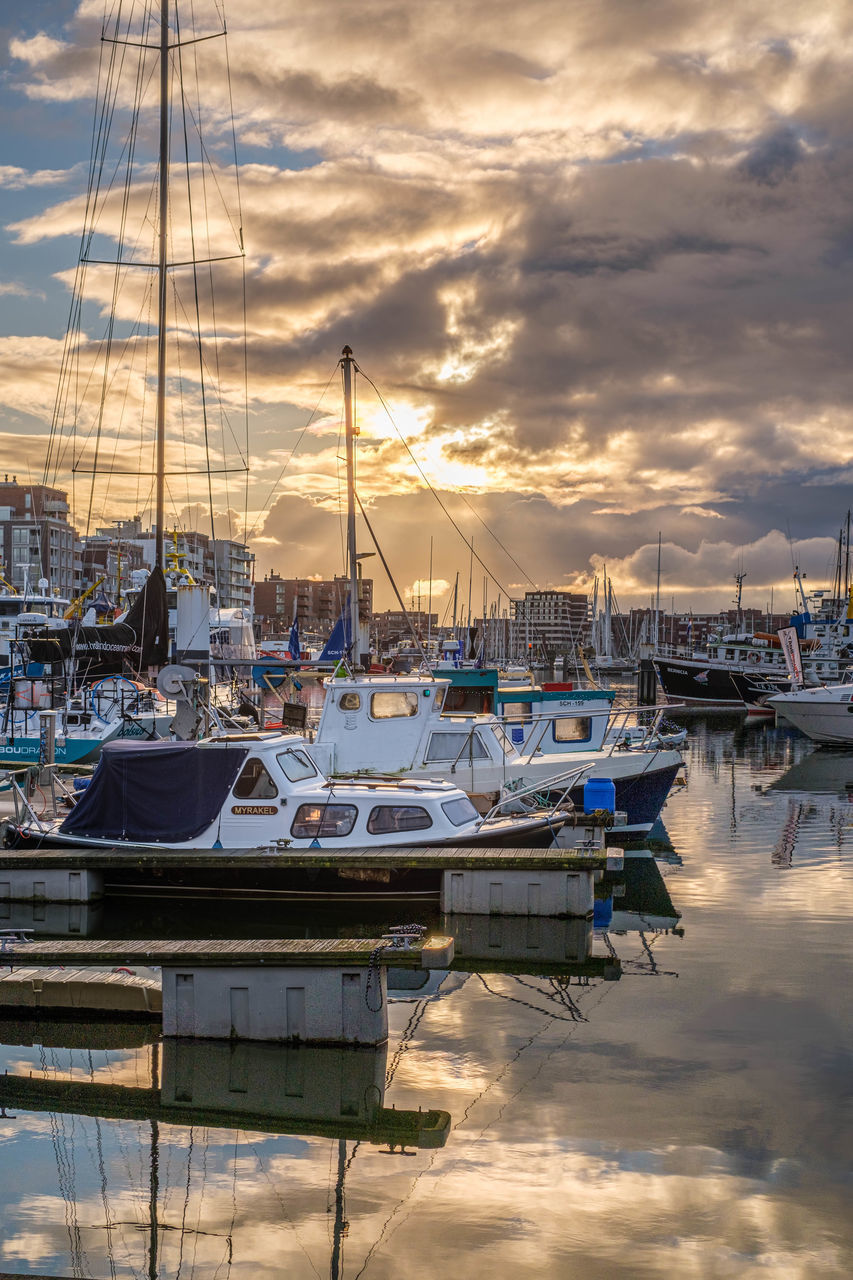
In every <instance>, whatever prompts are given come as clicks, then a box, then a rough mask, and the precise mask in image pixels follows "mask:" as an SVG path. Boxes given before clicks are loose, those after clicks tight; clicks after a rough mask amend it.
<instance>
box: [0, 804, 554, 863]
mask: <svg viewBox="0 0 853 1280" xmlns="http://www.w3.org/2000/svg"><path fill="white" fill-rule="evenodd" d="M573 816H574V815H573V814H572V813H571V812H569V811H566V812H561V813H556V814H547V815H542V814H537V815H536V816H531V817H530V819H529V820H525V819H523V818H521V817H513V818H502V819H498V820H495V821H490V822H485V823H483V824H482V825H481V826H480V827H479V828H478V829H477V830H471V829H470V828H465V829H464V830H462V831H460V832H459V834H458V835H455V836H448V837H445V838H444V839H436V838H435V837H434V838H433V839H432V840H396V841H395V840H393V839H392V838H391V837H386V838H385V839H384V841H383V842H379V841H377V843H376V846H375V847H376V848H381V849H382V850H383V852H385V851H391V850H396V849H399V850H400V851H401V853H405V851H406V850H407V849H424V848H431V849H468V848H487V849H547V848H550V846H551V845H552V844H553V843H554V837H555V836H556V834H557V832H558V831H559V830H560V829H561V828H562V827H563V826H565V824H566V822H567V821H569V819H570V818H571V817H573ZM4 844H5V847H6V848H7V849H21V848H23V849H34V848H39V847H40V846H45V845H46V846H49V847H50V848H63V849H101V850H107V849H108V850H110V851H112V852H121V853H127V854H129V855H133V854H137V853H153V852H157V853H175V854H180V853H185V852H192V851H194V850H195V851H201V850H203V849H213V848H214V847H215V846H214V845H212V844H199V843H195V842H185V843H180V844H178V843H176V844H169V843H168V842H166V841H163V842H157V843H156V844H155V843H144V842H141V841H130V840H128V841H126V842H125V841H117V840H107V839H98V838H96V837H87V836H82V835H68V834H67V833H64V832H62V831H59V830H57V829H56V827H55V826H51V827H49V828H47V829H46V830H43V831H41V830H39V829H38V828H37V827H35V826H34V825H33V826H28V825H27V824H25V823H15V822H9V823H7V826H6V831H5V835H4ZM353 847H354V846H352V845H348V844H347V843H346V841H345V840H325V841H319V842H318V841H316V840H313V841H307V840H306V841H293V842H287V841H284V842H282V846H281V849H280V852H283V853H284V852H286V853H288V854H292V853H299V852H300V850H304V852H305V853H306V855H314V854H316V851H317V850H318V849H326V850H328V851H329V852H330V853H334V852H344V851H346V850H348V849H352V848H353ZM357 847H358V848H363V847H364V846H361V845H360V846H357ZM276 851H277V849H276V847H275V846H271V845H269V844H267V845H257V844H253V845H248V844H247V845H245V846H241V847H240V848H228V849H223V848H222V847H221V846H220V847H219V848H218V849H216V852H217V854H220V853H221V854H222V857H223V861H224V860H225V859H227V858H230V857H231V856H232V855H235V854H236V855H237V856H238V857H239V854H240V853H241V852H245V853H252V852H255V853H256V852H272V853H275V852H276ZM315 861H316V859H315Z"/></svg>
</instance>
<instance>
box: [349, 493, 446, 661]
mask: <svg viewBox="0 0 853 1280" xmlns="http://www.w3.org/2000/svg"><path fill="white" fill-rule="evenodd" d="M355 500H356V502H357V503H358V509H359V511H360V512H361V518H362V520H363V521H364V523H365V524H366V525H367V532H368V533H369V534H370V536H371V538H372V539H373V545H374V546H375V547H376V551H377V554H378V555H379V559H380V560H381V561H382V568H383V569H384V570H385V572H386V573H387V575H388V581H389V582H390V583H391V586H392V588H393V590H394V595H395V596H396V597H397V603H398V604H399V606H400V608H401V609H402V611H403V617H404V618H405V619H406V622H407V624H408V627H409V630H410V631H411V633H412V639H413V640H414V642H415V644H416V646H417V648H418V652H419V653H420V655H421V658H422V659H423V661H424V665H425V666H426V667H427V669H428V670H429V673H430V675H431V676H432V678H433V680H434V679H435V672H434V671H432V669H431V668H430V665H429V660H428V658H427V656H426V653H425V652H424V647H423V645H422V644H421V640H420V636H419V635H418V633H417V632H416V631H415V628H414V625H413V623H412V620H411V618H410V617H409V613H408V610H407V609H406V606H405V605H404V604H403V597H402V596H401V595H400V592H399V591H398V590H397V584H396V582H395V581H394V578H393V577H392V575H391V570H390V569H389V568H388V561H387V560H386V559H385V555H384V553H383V551H382V548H381V547H380V545H379V542H378V540H377V537H376V534H375V533H374V532H373V526H372V525H371V523H370V521H369V520H368V518H367V513H366V512H365V510H364V507H363V506H362V502H361V498H360V497H359V496H358V494H357V493H356V495H355Z"/></svg>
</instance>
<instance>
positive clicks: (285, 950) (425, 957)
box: [0, 937, 453, 969]
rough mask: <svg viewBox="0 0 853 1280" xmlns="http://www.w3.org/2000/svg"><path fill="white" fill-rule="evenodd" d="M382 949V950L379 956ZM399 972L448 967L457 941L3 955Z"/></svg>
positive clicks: (46, 947)
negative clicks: (384, 967)
mask: <svg viewBox="0 0 853 1280" xmlns="http://www.w3.org/2000/svg"><path fill="white" fill-rule="evenodd" d="M377 948H381V950H380V951H378V952H377ZM375 952H376V953H377V955H376V958H377V960H379V961H381V963H383V964H393V965H394V967H395V968H401V967H404V968H411V969H424V968H430V967H432V968H445V967H446V966H447V965H448V964H449V963H450V961H451V960H452V958H453V941H452V939H451V938H443V937H439V938H435V937H433V938H425V939H423V941H422V942H419V943H417V944H413V945H412V946H410V947H396V946H393V945H392V944H391V943H390V942H389V941H388V940H387V939H382V938H343V939H341V938H316V939H309V938H284V939H280V940H268V939H226V940H224V941H223V940H220V939H216V938H211V939H191V940H189V941H180V942H177V941H175V942H170V941H160V940H155V939H139V938H132V939H121V938H120V939H117V940H110V939H107V940H104V939H85V938H59V939H56V940H52V941H42V940H41V939H38V940H36V941H31V942H15V943H9V944H8V945H7V946H5V947H4V949H3V951H2V952H0V966H7V965H8V966H9V967H15V968H20V967H22V966H26V967H27V968H30V967H32V966H36V965H49V966H53V965H65V966H70V965H96V966H99V967H104V968H109V967H112V966H114V965H134V964H140V965H159V966H160V967H169V968H174V967H175V966H177V965H187V966H188V967H189V966H193V967H198V966H205V967H209V966H224V965H245V966H253V965H268V966H274V967H276V968H282V967H287V968H290V967H296V966H301V967H306V966H307V967H324V968H325V967H327V966H329V967H345V966H350V965H353V966H355V965H358V966H367V965H368V964H369V963H370V959H371V956H373V955H374V953H375Z"/></svg>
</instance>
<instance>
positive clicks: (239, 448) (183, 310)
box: [175, 288, 248, 470]
mask: <svg viewBox="0 0 853 1280" xmlns="http://www.w3.org/2000/svg"><path fill="white" fill-rule="evenodd" d="M175 306H176V316H175V326H176V328H177V325H178V315H177V311H178V310H179V311H180V314H181V315H182V316H183V317H184V319H185V320H186V326H187V330H188V332H189V333H190V334H193V333H194V329H193V322H192V320H191V319H190V316H189V313H188V312H187V309H186V307H185V306H184V303H183V299H182V298H181V296H180V294H179V293H178V291H177V288H175ZM202 357H203V358H204V361H205V364H204V367H205V369H206V370H207V373H208V375H209V376H210V378H211V379H212V380H213V381H216V378H215V376H214V372H213V370H212V368H211V367H210V365H209V364H208V363H207V359H206V357H204V353H203V351H202ZM217 401H218V404H219V407H220V412H221V413H222V414H223V415H224V418H225V421H226V423H227V424H228V427H229V430H230V432H231V439H232V440H233V441H234V444H235V446H236V448H237V453H238V456H239V458H240V461H241V463H242V464H243V469H244V470H248V459H247V456H246V455H244V453H243V450H242V446H241V443H240V441H239V440H238V439H237V434H236V432H235V431H234V428H233V427H232V426H231V419H230V417H229V415H228V412H227V410H226V408H225V401H224V397H223V395H222V391H221V389H218V394H217Z"/></svg>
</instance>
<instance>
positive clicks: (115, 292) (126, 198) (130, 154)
mask: <svg viewBox="0 0 853 1280" xmlns="http://www.w3.org/2000/svg"><path fill="white" fill-rule="evenodd" d="M139 85H140V76H139V69H137V90H138V89H139ZM140 105H141V104H140ZM135 114H136V116H137V122H136V123H134V124H133V125H132V126H131V132H130V138H131V140H132V141H131V142H130V143H129V144H128V146H127V160H126V166H125V185H124V191H123V193H122V201H121V218H120V222H119V237H118V244H119V250H120V252H119V256H121V247H122V246H123V245H124V242H125V236H126V232H127V218H128V214H129V210H130V188H131V184H132V165H133V158H134V155H135V142H136V131H137V129H138V112H137V113H135ZM117 167H118V166H117ZM105 198H106V197H105ZM92 231H93V233H94V216H93V224H92ZM120 292H121V272H120V270H118V269H116V271H115V273H114V275H113V287H112V298H111V305H110V312H109V320H108V323H107V341H106V346H105V351H104V375H103V381H102V383H101V397H100V401H99V405H98V413H97V431H96V435H95V456H94V462H93V474H94V472H96V471H97V468H98V457H99V454H100V446H101V436H102V432H103V426H104V413H105V409H106V396H107V392H108V388H109V383H110V377H109V370H110V360H111V356H112V348H113V340H114V334H115V323H116V312H117V310H118V298H119V294H120ZM94 497H95V485H94V481H93V483H92V485H91V487H90V489H89V503H88V508H87V512H86V536H88V535H89V533H90V530H91V523H92V506H93V503H94Z"/></svg>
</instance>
